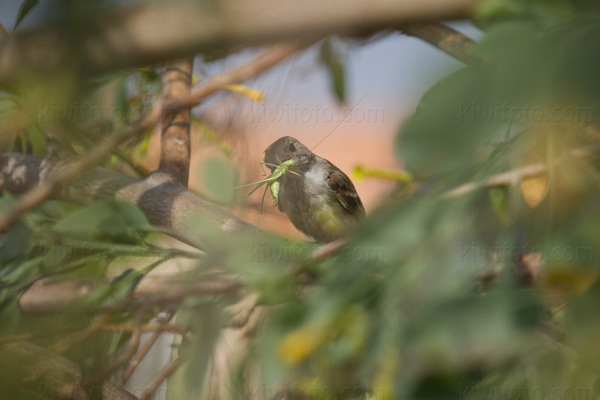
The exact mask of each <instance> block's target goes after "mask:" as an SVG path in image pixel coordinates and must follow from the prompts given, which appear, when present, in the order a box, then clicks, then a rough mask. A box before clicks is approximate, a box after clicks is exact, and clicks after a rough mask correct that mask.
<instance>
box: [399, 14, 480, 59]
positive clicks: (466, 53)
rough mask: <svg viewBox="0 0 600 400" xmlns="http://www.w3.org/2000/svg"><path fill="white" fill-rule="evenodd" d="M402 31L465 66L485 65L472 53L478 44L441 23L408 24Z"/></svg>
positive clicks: (402, 27) (403, 26)
mask: <svg viewBox="0 0 600 400" xmlns="http://www.w3.org/2000/svg"><path fill="white" fill-rule="evenodd" d="M400 30H402V31H403V32H404V33H406V34H408V35H410V36H414V37H417V38H419V39H422V40H424V41H426V42H427V43H429V44H432V45H434V46H435V47H437V48H438V49H440V50H442V51H444V52H446V53H448V54H449V55H451V56H452V57H454V58H456V59H457V60H459V61H462V62H464V63H465V64H469V65H477V64H482V63H483V60H482V59H480V58H479V57H477V56H475V55H473V54H472V53H471V49H472V48H473V47H474V46H475V44H476V42H475V41H474V40H473V39H471V38H470V37H468V36H466V35H464V34H462V33H460V32H459V31H457V30H455V29H452V28H450V27H449V26H446V25H444V24H441V23H439V22H429V23H414V24H406V25H402V26H401V27H400Z"/></svg>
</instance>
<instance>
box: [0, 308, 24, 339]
mask: <svg viewBox="0 0 600 400" xmlns="http://www.w3.org/2000/svg"><path fill="white" fill-rule="evenodd" d="M20 317H21V312H20V309H19V300H18V299H8V300H5V301H4V302H0V321H2V323H1V324H0V336H8V335H13V334H14V333H15V332H16V330H17V327H18V325H19V321H20V319H21V318H20Z"/></svg>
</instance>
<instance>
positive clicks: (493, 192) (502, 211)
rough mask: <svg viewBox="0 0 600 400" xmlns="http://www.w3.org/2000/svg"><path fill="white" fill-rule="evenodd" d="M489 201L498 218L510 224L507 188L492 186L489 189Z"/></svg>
mask: <svg viewBox="0 0 600 400" xmlns="http://www.w3.org/2000/svg"><path fill="white" fill-rule="evenodd" d="M488 193H489V197H490V203H491V204H492V208H493V209H494V211H495V212H496V215H498V218H500V220H501V221H502V222H503V223H505V224H507V225H510V217H509V216H508V190H507V189H506V188H504V187H497V188H492V189H490V190H489V192H488Z"/></svg>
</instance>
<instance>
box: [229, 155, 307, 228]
mask: <svg viewBox="0 0 600 400" xmlns="http://www.w3.org/2000/svg"><path fill="white" fill-rule="evenodd" d="M277 161H279V157H278V158H277ZM294 164H295V162H294V160H292V159H289V160H287V161H284V162H280V163H279V165H276V164H270V163H260V165H261V167H260V168H261V169H263V167H262V166H263V165H266V166H269V167H274V168H275V170H274V171H273V173H272V174H271V175H269V176H267V177H266V178H265V179H263V180H260V181H258V182H252V183H248V184H246V185H241V186H236V187H235V188H234V189H240V188H243V187H248V186H252V185H256V187H255V188H254V189H252V190H251V191H250V193H248V194H247V195H246V197H248V196H250V195H251V194H252V193H254V192H255V191H256V190H257V189H258V188H260V187H261V186H262V185H264V184H265V183H266V184H267V187H266V188H265V191H264V193H263V196H262V200H261V201H260V213H259V215H258V224H257V225H258V226H260V219H261V216H262V210H263V203H264V202H265V195H266V194H267V189H268V188H270V189H271V198H272V199H273V205H274V206H277V202H278V201H279V191H280V190H281V183H280V182H279V179H280V178H281V177H282V176H284V175H285V174H286V173H287V172H290V173H292V174H294V175H298V176H300V174H299V173H297V172H294V171H291V170H290V168H292V167H293V166H294ZM263 173H265V170H264V169H263Z"/></svg>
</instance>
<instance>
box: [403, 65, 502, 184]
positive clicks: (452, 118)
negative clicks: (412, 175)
mask: <svg viewBox="0 0 600 400" xmlns="http://www.w3.org/2000/svg"><path fill="white" fill-rule="evenodd" d="M490 79H492V76H489V75H488V73H487V72H486V71H485V69H477V68H474V67H467V68H463V69H461V70H459V71H457V72H455V73H453V74H451V75H449V76H448V77H446V78H444V79H442V80H441V81H440V82H438V83H437V84H436V85H434V86H433V87H432V88H431V89H429V90H428V91H427V93H425V95H424V96H423V97H422V99H421V101H420V102H419V105H418V107H417V111H416V113H415V115H414V116H413V117H412V118H411V119H410V120H409V121H408V122H407V123H405V124H404V125H403V127H402V129H401V132H400V135H399V142H398V144H397V150H398V151H399V153H400V156H401V158H402V159H403V160H405V162H406V164H407V166H408V167H409V169H411V170H413V171H416V172H417V173H418V174H420V175H425V176H428V175H438V174H442V173H448V172H451V171H454V170H457V169H459V168H461V167H464V166H465V165H466V164H467V163H468V162H469V161H470V157H471V154H472V152H473V151H474V150H475V148H477V147H478V146H480V145H482V144H484V143H486V142H488V141H489V140H490V138H491V136H492V134H494V133H495V131H496V130H497V129H498V128H499V127H500V126H501V124H502V120H501V119H500V118H498V115H496V114H495V113H494V110H495V109H496V106H497V103H498V102H500V103H502V98H501V97H500V93H498V91H494V89H493V88H491V87H490V86H493V83H491V82H490Z"/></svg>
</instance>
